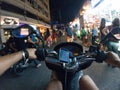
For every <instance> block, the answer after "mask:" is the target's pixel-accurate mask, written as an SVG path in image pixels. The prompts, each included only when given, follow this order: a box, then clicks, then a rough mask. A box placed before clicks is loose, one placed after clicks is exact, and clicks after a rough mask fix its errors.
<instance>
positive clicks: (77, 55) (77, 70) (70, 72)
mask: <svg viewBox="0 0 120 90" xmlns="http://www.w3.org/2000/svg"><path fill="white" fill-rule="evenodd" d="M53 52H54V53H53ZM98 54H99V55H98ZM98 57H102V58H101V61H100V60H97V58H98ZM105 58H106V54H105V55H104V52H102V51H99V50H98V48H97V47H94V46H91V47H90V49H89V51H88V52H86V53H83V47H82V46H81V45H80V44H78V43H75V42H65V43H60V44H58V45H57V46H55V48H54V51H51V52H48V55H47V57H46V60H45V62H46V66H47V67H48V68H49V69H51V70H52V71H55V72H56V73H57V78H58V80H60V81H61V82H62V84H63V88H64V90H79V80H80V78H81V77H82V75H83V72H82V70H84V69H87V68H88V67H89V66H90V65H91V64H92V62H93V61H97V62H102V60H103V59H105Z"/></svg>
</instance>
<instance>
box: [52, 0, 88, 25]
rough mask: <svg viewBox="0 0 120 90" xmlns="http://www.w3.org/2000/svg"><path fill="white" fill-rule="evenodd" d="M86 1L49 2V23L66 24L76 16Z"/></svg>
mask: <svg viewBox="0 0 120 90" xmlns="http://www.w3.org/2000/svg"><path fill="white" fill-rule="evenodd" d="M85 1H86V0H50V10H51V21H52V22H53V23H57V22H58V23H68V22H70V21H72V20H74V18H75V17H76V16H78V14H79V11H80V9H81V7H82V5H83V3H84V2H85Z"/></svg>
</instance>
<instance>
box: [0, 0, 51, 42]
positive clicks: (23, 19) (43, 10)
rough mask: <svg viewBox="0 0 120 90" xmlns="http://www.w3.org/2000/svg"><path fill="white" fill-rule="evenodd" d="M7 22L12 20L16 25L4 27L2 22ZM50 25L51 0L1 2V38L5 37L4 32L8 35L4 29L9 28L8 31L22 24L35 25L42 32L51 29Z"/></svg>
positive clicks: (1, 0) (11, 24) (8, 0)
mask: <svg viewBox="0 0 120 90" xmlns="http://www.w3.org/2000/svg"><path fill="white" fill-rule="evenodd" d="M6 18H7V19H6ZM5 20H6V22H7V21H10V20H12V21H14V23H13V22H12V23H6V24H8V25H3V23H2V21H5ZM49 23H50V9H49V0H0V26H1V27H0V28H1V36H3V32H4V35H5V34H8V33H7V32H5V31H2V29H3V30H5V29H6V28H7V30H8V29H10V28H14V27H15V26H16V25H20V24H30V25H35V26H36V27H39V28H40V31H41V32H44V31H45V29H46V28H50V24H49ZM2 38H3V37H2ZM4 38H5V37H4ZM4 40H5V39H4ZM4 40H3V41H4Z"/></svg>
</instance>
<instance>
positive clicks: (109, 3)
mask: <svg viewBox="0 0 120 90" xmlns="http://www.w3.org/2000/svg"><path fill="white" fill-rule="evenodd" d="M119 3H120V0H116V1H115V0H91V8H89V9H88V10H86V12H85V13H84V15H83V16H84V24H85V26H91V25H92V24H94V23H96V24H97V25H98V27H99V25H100V20H101V18H105V19H106V21H107V23H106V25H111V22H112V20H113V19H114V18H116V17H117V18H120V5H119Z"/></svg>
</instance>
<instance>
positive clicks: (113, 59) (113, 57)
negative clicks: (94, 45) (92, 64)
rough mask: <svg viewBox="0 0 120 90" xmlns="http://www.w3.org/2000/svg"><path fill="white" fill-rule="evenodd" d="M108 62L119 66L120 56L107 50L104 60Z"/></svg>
mask: <svg viewBox="0 0 120 90" xmlns="http://www.w3.org/2000/svg"><path fill="white" fill-rule="evenodd" d="M105 62H107V63H108V64H111V65H114V66H117V67H120V58H119V56H118V54H116V53H114V52H108V53H107V59H106V60H105Z"/></svg>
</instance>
